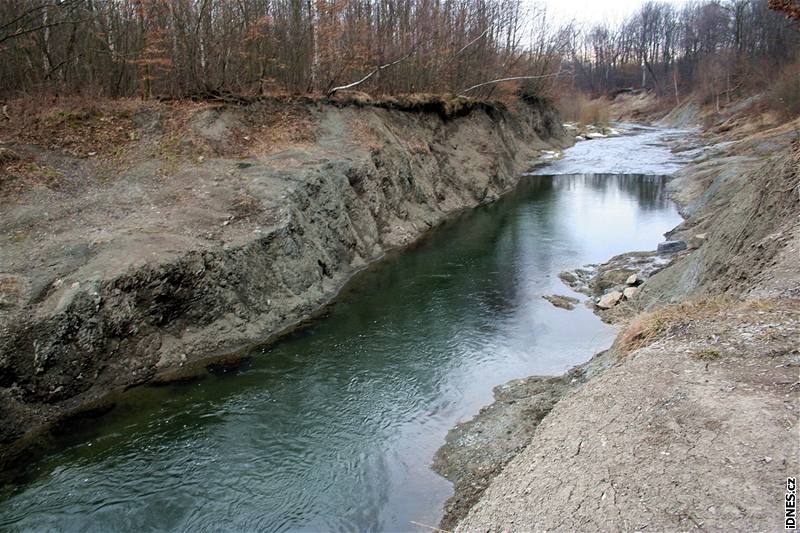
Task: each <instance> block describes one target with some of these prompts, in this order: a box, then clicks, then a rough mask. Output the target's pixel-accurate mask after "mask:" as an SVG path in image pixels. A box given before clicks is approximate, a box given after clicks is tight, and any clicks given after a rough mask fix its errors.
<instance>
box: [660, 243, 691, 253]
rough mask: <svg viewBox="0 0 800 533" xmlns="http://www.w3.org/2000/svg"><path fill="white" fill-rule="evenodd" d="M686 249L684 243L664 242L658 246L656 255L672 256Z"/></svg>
mask: <svg viewBox="0 0 800 533" xmlns="http://www.w3.org/2000/svg"><path fill="white" fill-rule="evenodd" d="M686 248H687V245H686V241H665V242H662V243H661V244H659V245H658V253H660V254H674V253H676V252H680V251H683V250H685V249H686Z"/></svg>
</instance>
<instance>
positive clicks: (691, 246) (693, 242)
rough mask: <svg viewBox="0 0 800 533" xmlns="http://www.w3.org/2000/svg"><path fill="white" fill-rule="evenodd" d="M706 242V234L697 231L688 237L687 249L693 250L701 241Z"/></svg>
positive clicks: (700, 244) (698, 246) (701, 243)
mask: <svg viewBox="0 0 800 533" xmlns="http://www.w3.org/2000/svg"><path fill="white" fill-rule="evenodd" d="M704 242H706V234H705V233H698V234H697V235H695V236H694V237H692V238H691V239H689V249H690V250H695V249H697V248H700V247H701V246H703V243H704Z"/></svg>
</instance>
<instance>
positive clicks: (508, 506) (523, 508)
mask: <svg viewBox="0 0 800 533" xmlns="http://www.w3.org/2000/svg"><path fill="white" fill-rule="evenodd" d="M768 138H769V139H770V140H771V142H773V143H774V144H773V146H774V147H775V148H776V151H774V152H773V151H772V150H769V149H767V148H766V146H767V145H766V142H765V140H764V138H763V137H761V138H756V139H753V140H752V141H745V142H743V143H742V144H740V145H739V146H730V147H728V148H727V150H722V151H720V150H719V149H718V148H714V149H712V151H713V152H714V153H713V155H714V156H715V157H716V158H718V160H717V161H718V163H717V164H716V165H714V166H713V172H709V171H708V170H707V169H708V166H709V161H713V159H712V160H709V156H708V154H705V155H702V153H701V155H699V156H698V157H697V158H696V159H695V160H694V161H693V162H691V163H690V164H689V165H687V166H686V167H685V168H684V169H683V170H681V171H680V172H679V173H678V174H677V175H676V176H675V177H674V178H673V180H672V181H671V183H670V185H669V187H670V189H671V192H672V196H673V198H674V199H675V201H677V202H678V204H679V206H680V209H681V212H682V214H683V215H684V217H686V219H685V221H684V222H683V223H682V224H681V225H680V226H678V228H676V229H675V230H673V231H672V232H670V234H669V235H668V238H669V239H671V240H670V241H667V242H666V243H663V244H662V245H660V246H659V250H657V251H653V252H631V253H627V254H622V255H619V256H616V257H614V258H612V259H611V260H609V261H608V262H607V263H605V264H602V265H588V266H584V267H581V268H578V269H576V270H574V271H572V272H562V273H561V274H560V275H559V277H560V278H561V280H562V281H563V282H564V283H565V284H566V285H568V286H569V287H570V288H572V289H573V290H575V291H576V292H579V293H582V294H585V295H586V296H588V297H589V298H590V300H587V302H586V303H587V305H589V306H591V307H593V308H594V309H595V310H596V312H597V313H598V314H599V315H600V316H601V318H602V319H603V320H605V321H608V322H612V323H619V324H622V325H623V331H622V333H621V334H620V336H619V337H618V338H617V340H616V341H615V343H614V345H613V346H612V347H611V348H610V349H608V350H606V351H604V352H602V353H600V354H597V355H595V356H594V357H593V358H592V359H591V360H590V361H588V362H587V363H584V364H582V365H579V366H577V367H575V368H573V369H572V370H570V371H569V372H567V373H566V374H564V375H563V376H558V377H537V376H534V377H531V378H527V379H522V380H516V381H513V382H510V383H508V384H506V385H502V386H499V387H497V388H496V389H495V403H493V404H491V405H490V406H487V407H485V408H484V409H482V410H481V412H480V413H479V414H478V415H477V416H476V417H475V418H473V419H472V420H470V421H468V422H465V423H463V424H461V425H459V426H457V427H456V428H454V429H453V430H452V431H451V432H450V434H449V435H448V437H447V441H446V444H445V445H444V446H443V447H442V448H441V449H440V450H439V451H438V453H437V455H436V459H435V461H434V465H433V467H434V469H435V470H436V471H437V472H439V473H440V474H442V475H444V476H445V477H447V478H448V479H449V480H451V481H452V482H453V484H454V486H455V494H454V496H453V497H452V498H451V499H450V500H449V501H448V502H447V504H446V506H445V510H444V518H443V519H442V522H441V524H440V527H441V528H442V529H444V530H448V531H450V530H456V531H475V530H480V531H500V530H513V529H518V528H523V529H525V530H532V531H540V530H543V531H544V530H547V531H552V530H559V531H560V530H575V529H582V528H583V529H585V528H589V529H601V530H602V529H643V528H645V527H654V528H656V529H665V528H666V529H674V528H679V529H680V528H686V527H704V526H708V527H712V528H714V527H724V526H725V525H726V524H727V525H730V524H732V523H737V524H740V525H742V524H747V525H748V527H751V528H754V529H764V528H765V527H767V528H769V527H771V526H775V527H777V525H778V524H779V523H780V518H781V516H780V513H778V512H777V511H776V512H775V513H771V514H768V513H765V510H764V509H763V505H762V504H763V502H764V501H767V496H769V497H774V498H775V501H777V499H779V496H780V494H778V492H779V491H778V489H777V488H775V487H772V486H771V485H770V483H771V478H769V479H766V478H765V476H764V474H763V473H762V472H760V471H758V469H759V468H760V467H758V466H757V465H758V463H759V461H761V464H762V465H763V464H764V461H766V462H767V463H770V467H771V468H770V471H771V475H773V476H774V477H775V479H779V478H780V477H781V475H783V476H784V477H785V475H789V474H790V472H792V471H794V470H793V469H796V468H797V460H796V452H797V449H796V443H794V444H791V443H790V442H789V443H788V444H787V442H788V441H790V440H791V439H789V434H785V431H786V429H783V428H781V429H780V430H778V429H773V434H772V437H771V438H763V437H762V435H764V434H769V431H770V428H771V427H772V426H770V424H776V423H778V422H777V420H781V419H784V418H782V417H788V418H785V420H787V424H788V428H789V431H792V430H791V428H793V427H796V424H797V416H796V411H795V412H794V414H793V415H789V413H790V412H792V410H793V408H794V407H793V406H794V405H796V402H797V400H798V388H797V387H796V386H794V385H792V383H794V382H795V381H796V380H795V379H794V378H795V377H796V373H795V372H794V371H792V370H791V368H792V367H796V366H797V365H798V364H800V352H798V351H797V350H796V345H797V343H798V341H800V327H798V308H799V307H800V306H799V304H798V300H797V298H798V297H800V283H798V278H799V277H800V273H799V272H798V271H800V269H798V267H797V262H796V257H797V254H798V253H800V252H799V251H798V233H800V232H798V224H797V214H798V213H800V206H799V205H798V204H800V178H798V176H800V164H799V163H800V147H798V146H796V142H795V143H794V144H792V141H791V139H789V138H787V136H786V135H785V129H780V128H778V130H777V131H772V132H769V134H768ZM718 142H719V139H713V140H711V141H709V140H706V143H707V144H715V143H718ZM683 148H684V149H685V147H683ZM698 152H700V151H698ZM712 164H713V163H712ZM776 167H779V168H780V170H781V173H779V174H778V175H779V176H781V177H777V178H776ZM698 182H699V183H698ZM720 182H722V183H720ZM742 184H747V186H746V187H745V189H749V188H757V187H761V188H762V189H763V190H765V191H771V192H772V193H773V194H774V193H777V192H778V191H779V190H788V191H793V194H794V195H795V196H794V197H789V198H784V199H783V200H782V201H773V204H779V205H773V206H772V207H773V211H770V212H767V211H765V210H764V207H763V206H761V205H753V202H752V201H751V200H746V199H747V198H749V197H748V196H747V195H748V194H754V193H753V192H752V191H750V190H742ZM754 195H755V196H756V197H757V196H758V195H757V194H754ZM758 212H761V213H762V215H757V213H758ZM756 216H759V218H758V220H759V224H757V225H754V224H753V222H752V221H753V220H754V217H756ZM748 223H749V224H750V225H748ZM765 238H766V239H768V242H769V243H770V244H771V245H772V246H773V249H774V250H775V252H774V253H775V254H777V256H776V259H775V260H774V261H773V262H772V264H770V265H769V266H768V267H767V265H766V264H765V263H764V262H763V261H762V260H761V259H755V257H754V256H751V258H750V259H745V260H743V259H742V258H741V256H740V255H738V254H740V253H741V252H739V250H741V249H743V248H744V249H746V247H747V246H748V243H749V245H750V246H756V247H757V248H760V249H761V252H762V253H763V252H764V249H763V247H764V244H765V241H764V239H765ZM778 250H781V251H780V252H778ZM792 254H794V256H795V260H794V261H793V260H791V259H789V256H791V255H792ZM737 263H738V264H742V265H743V267H742V268H748V269H750V270H749V271H748V272H747V275H742V274H740V273H739V272H741V271H739V270H736V268H735V267H733V266H732V265H734V264H737ZM745 265H746V266H745ZM626 291H627V293H626ZM767 295H768V298H769V299H768V300H763V299H762V298H764V297H765V296H767ZM546 298H547V299H548V300H550V301H551V302H552V303H553V304H554V305H559V306H561V305H560V301H559V300H558V298H559V297H558V296H557V295H555V296H551V297H546ZM712 302H713V303H712ZM753 309H758V311H757V312H754V311H753ZM770 328H772V329H770ZM765 329H766V330H770V331H771V333H770V334H769V336H764V334H762V336H760V337H758V335H756V338H754V335H755V333H754V332H759V331H761V332H763V331H765ZM744 332H747V333H744ZM759 343H760V344H759ZM731 346H736V347H737V348H736V349H734V353H733V354H732V353H730V352H729V350H730V347H731ZM793 346H794V349H793V348H792V347H793ZM722 347H727V348H722ZM737 350H738V351H737ZM687 352H688V353H689V354H690V357H689V358H688V359H687V358H686V356H685V355H684V354H686V353H687ZM765 352H769V353H770V354H772V355H771V357H772V358H773V359H772V361H764V360H763V356H762V355H761V354H762V353H765ZM723 354H727V355H728V356H727V357H726V356H725V355H723ZM733 355H735V357H734V358H733V359H730V358H729V357H730V356H733ZM644 361H649V363H644ZM773 363H774V364H773ZM648 364H649V366H648ZM741 365H744V366H745V367H746V368H747V370H744V369H743V368H742V367H741ZM710 368H711V369H712V370H713V371H714V377H713V378H712V377H710V376H706V378H705V384H702V385H701V384H697V385H695V384H694V381H692V380H688V382H684V381H682V378H681V374H682V373H686V375H688V374H695V373H699V374H700V377H702V374H704V373H708V372H709V371H710ZM664 372H668V373H669V372H674V374H670V375H674V376H675V377H676V379H677V381H676V382H675V383H674V384H672V385H671V387H672V389H670V390H667V389H662V386H663V384H664V378H663V377H662V376H664ZM753 372H755V373H758V372H761V376H769V377H768V378H766V377H764V378H763V379H762V378H758V385H750V386H748V385H746V383H750V382H751V381H752V380H753V379H756V378H754V374H753ZM720 373H723V374H724V375H725V376H726V377H725V378H724V379H727V380H733V382H734V383H736V382H740V383H745V385H744V389H745V390H744V391H739V390H738V389H736V387H735V385H734V386H733V388H731V389H727V388H725V387H727V385H717V386H721V387H723V389H722V390H726V391H728V393H730V395H729V396H726V397H725V398H724V399H720V398H717V397H716V396H715V395H713V393H709V392H708V385H707V383H710V382H713V381H715V380H717V379H720V378H719V377H717V376H718V375H719V374H720ZM793 375H794V377H792V376H793ZM698 383H703V381H702V379H701V380H699V382H698ZM631 387H632V388H631ZM753 387H756V388H757V390H761V391H762V393H763V394H764V397H760V398H753V397H751V396H750V395H749V393H748V392H745V391H749V390H752V388H753ZM675 391H682V392H677V393H676V392H675ZM674 394H679V395H683V396H681V398H684V397H686V398H688V397H692V398H694V400H693V401H694V403H693V404H687V405H689V407H685V406H684V404H681V408H682V409H683V413H682V414H680V415H674V416H680V417H681V418H680V421H679V422H675V421H672V422H670V423H671V424H673V425H674V424H678V425H679V427H680V428H681V431H682V432H683V433H684V435H683V437H682V438H676V437H672V438H666V437H665V436H664V434H652V433H651V431H652V425H646V427H640V426H639V425H636V424H634V423H633V422H628V423H627V424H625V423H623V424H621V426H620V428H619V431H620V432H619V434H618V436H617V434H615V436H614V437H611V436H609V435H610V428H612V427H615V426H616V425H618V424H619V422H618V421H619V420H623V419H625V418H626V417H628V418H630V417H636V418H637V419H645V420H648V419H649V420H653V419H656V418H657V417H664V416H667V415H665V414H664V413H666V412H667V411H669V409H670V408H671V407H664V406H671V405H672V403H675V402H676V400H675V398H674V397H673V399H669V398H670V397H672V396H674ZM585 398H592V399H591V400H588V399H585ZM619 398H625V400H624V401H623V403H617V401H618V399H619ZM654 399H655V400H654ZM654 401H655V403H654ZM657 401H663V402H667V403H664V404H658V403H657ZM737 401H738V402H743V404H746V407H742V409H743V411H742V413H740V416H741V418H742V419H750V420H751V423H752V424H753V425H754V427H751V428H749V429H748V431H747V433H746V434H743V433H739V434H737V433H736V430H735V429H734V425H735V424H733V423H732V422H729V421H726V420H727V415H723V414H722V411H723V410H724V408H725V405H726V404H725V403H724V402H737ZM609 402H610V404H611V405H614V406H615V407H614V408H613V409H611V408H609V407H605V408H604V407H602V405H606V406H607V405H608V404H609ZM669 402H672V403H669ZM720 402H722V403H720ZM768 402H775V403H773V404H771V407H769V408H767V407H766V406H767V405H768ZM678 403H680V402H678ZM659 405H662V406H661V407H658V406H659ZM604 409H605V410H604ZM658 409H660V411H659V410H658ZM686 409H690V411H689V413H688V414H687V412H686ZM698 409H699V410H703V409H705V410H706V411H705V415H703V416H701V415H700V412H698V411H697V410H698ZM764 409H771V411H769V414H766V413H767V412H765V411H764ZM611 411H613V413H612V414H609V413H610V412H611ZM710 413H713V415H711V414H710ZM669 416H670V417H671V416H673V415H672V414H671V413H670V414H669ZM648 417H649V418H648ZM759 417H764V418H763V419H759ZM584 421H586V423H584ZM737 423H738V422H737ZM651 424H652V423H651ZM712 426H713V427H714V428H715V431H716V433H717V437H719V438H724V437H722V435H726V436H727V438H728V440H729V441H730V442H732V444H729V445H728V446H727V448H728V449H727V450H726V451H725V452H721V451H719V450H717V449H715V445H714V444H713V443H709V442H708V441H705V440H703V439H702V438H701V437H702V432H703V431H704V429H703V428H705V427H712ZM676 427H677V426H676ZM754 428H755V429H754ZM764 432H766V433H764ZM784 434H785V435H784ZM734 435H735V436H734ZM581 439H583V440H581ZM586 439H590V440H591V441H592V444H590V445H587V444H586V442H587V441H586ZM606 439H608V440H609V441H613V442H614V443H615V444H607V443H606ZM614 439H616V440H614ZM639 439H644V440H643V442H645V443H647V444H645V445H644V446H642V445H639V447H638V448H636V449H635V450H636V451H630V450H629V447H630V444H629V443H631V442H636V441H638V440H639ZM698 439H699V440H698ZM684 440H688V441H691V442H689V443H688V444H686V446H688V447H689V448H688V449H690V450H692V455H691V456H690V457H684V458H683V462H681V460H678V461H677V462H672V461H670V460H669V458H670V453H673V455H678V456H679V457H682V455H681V454H675V453H674V452H663V451H661V450H664V449H667V450H668V449H669V448H670V447H671V446H674V445H675V444H676V443H677V442H681V443H682V442H683V441H684ZM598 442H601V443H602V446H601V447H599V448H598V447H597V443H598ZM714 442H716V438H715V440H714ZM589 446H591V448H590V449H589V451H587V448H589ZM681 446H683V444H681ZM748 447H750V448H748ZM745 449H746V450H748V451H749V452H750V454H752V455H753V457H752V458H751V457H750V454H744V453H743V450H745ZM664 453H666V454H667V455H666V456H665V455H663V454H664ZM722 453H727V454H729V455H727V456H726V457H725V458H723V457H721V454H722ZM759 454H762V455H761V456H760V458H759V457H755V456H756V455H759ZM584 456H586V457H584ZM776 456H777V457H780V466H779V467H777V468H775V464H774V461H773V460H774V459H775V458H776ZM699 457H702V458H703V459H700V460H699V461H700V464H698V459H697V458H699ZM734 457H735V458H734ZM764 457H767V458H768V459H764ZM621 458H622V459H621ZM720 460H724V461H727V464H726V466H725V467H724V468H725V476H726V479H728V480H729V481H730V483H732V484H733V485H734V486H741V485H740V484H736V483H737V482H736V481H735V480H736V479H740V480H741V483H744V481H745V480H747V482H748V483H749V484H750V485H751V487H753V489H752V493H750V494H748V496H747V497H745V498H743V499H742V501H741V504H739V505H738V509H737V508H735V507H726V506H730V505H731V504H730V502H729V499H728V498H727V497H726V496H721V495H720V494H719V493H718V492H716V491H715V490H714V489H712V488H710V486H706V484H705V483H703V482H700V483H698V484H697V485H696V486H694V487H688V486H685V485H680V486H677V485H676V484H670V481H669V480H671V479H676V478H682V477H685V476H690V477H692V478H693V479H699V478H697V472H700V471H703V469H704V468H705V469H709V467H708V466H707V465H706V464H702V463H703V461H706V462H707V463H708V464H713V465H718V463H719V461H720ZM586 461H589V463H587V462H586ZM620 461H623V463H622V464H620ZM646 461H649V462H646ZM701 464H702V466H701ZM579 465H580V466H579ZM651 466H652V468H655V469H656V470H659V473H658V474H657V476H658V477H657V478H652V477H651V478H648V479H651V481H650V482H648V483H650V484H651V486H650V487H649V488H645V487H646V485H637V483H644V481H642V480H640V479H639V477H638V476H639V474H638V473H637V470H641V471H649V470H650V469H651V468H650V467H651ZM695 467H696V468H695ZM693 468H695V470H693ZM713 468H723V467H722V466H715V467H713ZM713 468H711V469H710V470H709V472H708V475H709V476H710V477H714V476H715V475H717V474H716V473H715V472H718V471H715V470H714V469H713ZM617 472H619V473H617ZM623 472H625V473H623ZM625 476H628V478H629V479H633V478H635V479H636V480H635V481H627V480H626V479H625ZM654 479H655V481H653V480H654ZM623 487H625V489H623ZM609 494H611V495H613V500H612V499H608V500H606V497H607V496H608V495H609ZM637 495H638V496H637ZM637 498H638V502H636V501H634V500H636V499H637ZM643 508H644V509H647V510H648V511H644V510H643ZM772 511H775V509H772ZM698 524H699V525H698Z"/></svg>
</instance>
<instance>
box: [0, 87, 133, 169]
mask: <svg viewBox="0 0 800 533" xmlns="http://www.w3.org/2000/svg"><path fill="white" fill-rule="evenodd" d="M141 107H142V102H140V101H138V100H135V99H118V100H110V99H101V98H96V99H89V98H81V97H70V98H66V97H62V98H50V97H30V98H19V99H16V100H12V101H10V102H8V112H9V115H10V117H11V119H10V120H6V121H2V122H0V137H2V138H3V139H6V140H14V141H16V142H22V143H26V144H34V145H38V146H41V147H43V148H48V149H51V150H58V151H60V152H63V153H66V154H68V155H72V156H75V157H87V156H90V155H91V156H94V155H98V154H105V153H108V152H112V151H114V150H115V149H116V148H118V147H120V146H123V145H125V144H127V143H128V142H130V141H132V140H133V138H132V137H131V132H132V131H134V130H135V126H134V124H133V121H132V116H133V114H134V113H135V112H136V110H137V109H139V108H141Z"/></svg>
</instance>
